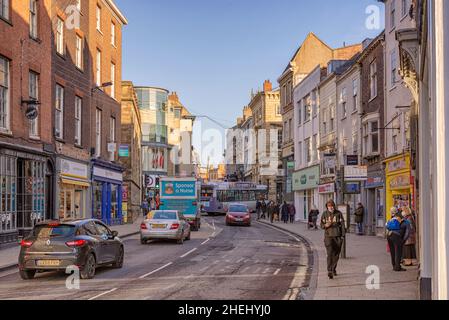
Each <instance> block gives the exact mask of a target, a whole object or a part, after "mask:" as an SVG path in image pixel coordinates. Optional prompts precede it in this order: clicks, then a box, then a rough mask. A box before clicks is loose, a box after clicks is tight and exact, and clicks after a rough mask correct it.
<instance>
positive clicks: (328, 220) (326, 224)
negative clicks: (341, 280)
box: [321, 200, 346, 279]
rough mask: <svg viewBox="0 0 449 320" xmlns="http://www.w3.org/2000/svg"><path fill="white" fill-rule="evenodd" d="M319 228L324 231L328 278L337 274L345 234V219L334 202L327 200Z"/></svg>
mask: <svg viewBox="0 0 449 320" xmlns="http://www.w3.org/2000/svg"><path fill="white" fill-rule="evenodd" d="M321 228H322V229H324V230H325V232H324V244H325V246H326V251H327V272H328V276H329V279H333V278H334V277H335V276H337V265H338V261H339V259H340V253H341V249H342V245H343V239H344V237H345V235H346V227H345V220H344V217H343V214H342V213H341V212H340V211H338V210H337V209H336V205H335V202H334V201H333V200H329V201H328V202H327V204H326V211H325V212H324V213H323V215H322V216H321Z"/></svg>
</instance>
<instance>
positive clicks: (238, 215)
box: [226, 204, 251, 227]
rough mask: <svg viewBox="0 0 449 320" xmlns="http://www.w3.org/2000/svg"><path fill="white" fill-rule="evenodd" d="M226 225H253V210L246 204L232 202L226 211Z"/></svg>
mask: <svg viewBox="0 0 449 320" xmlns="http://www.w3.org/2000/svg"><path fill="white" fill-rule="evenodd" d="M226 225H227V226H231V225H243V226H248V227H250V226H251V212H250V209H249V208H248V206H246V205H244V204H231V205H229V207H228V211H227V213H226Z"/></svg>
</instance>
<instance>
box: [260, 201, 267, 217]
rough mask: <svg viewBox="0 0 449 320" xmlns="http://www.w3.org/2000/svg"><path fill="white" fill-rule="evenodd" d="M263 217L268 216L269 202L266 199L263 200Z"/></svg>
mask: <svg viewBox="0 0 449 320" xmlns="http://www.w3.org/2000/svg"><path fill="white" fill-rule="evenodd" d="M261 218H262V219H266V218H267V203H266V202H265V200H262V216H261Z"/></svg>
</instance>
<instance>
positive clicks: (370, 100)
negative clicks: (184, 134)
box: [368, 94, 377, 103]
mask: <svg viewBox="0 0 449 320" xmlns="http://www.w3.org/2000/svg"><path fill="white" fill-rule="evenodd" d="M376 98H377V94H376V95H375V96H374V97H372V98H371V99H369V100H368V103H370V102H372V101H373V100H374V99H376Z"/></svg>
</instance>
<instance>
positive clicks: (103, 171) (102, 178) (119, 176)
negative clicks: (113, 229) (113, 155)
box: [92, 164, 123, 225]
mask: <svg viewBox="0 0 449 320" xmlns="http://www.w3.org/2000/svg"><path fill="white" fill-rule="evenodd" d="M122 197H123V171H122V169H121V167H119V166H114V167H112V165H110V166H108V167H106V166H104V165H103V166H100V165H98V164H94V165H93V168H92V212H93V218H95V219H98V220H101V221H103V222H104V223H106V224H107V225H121V224H123V213H122V210H123V206H122V199H123V198H122Z"/></svg>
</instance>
